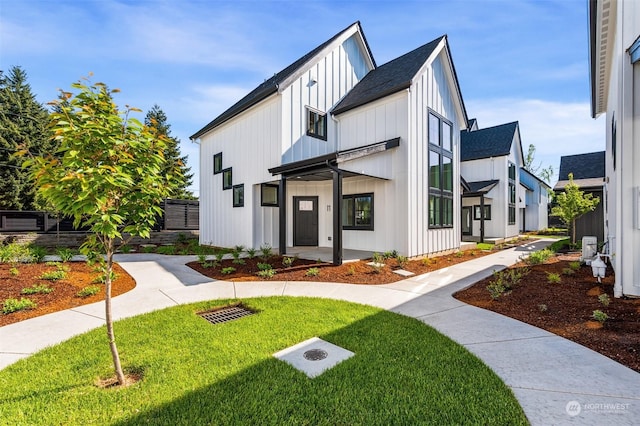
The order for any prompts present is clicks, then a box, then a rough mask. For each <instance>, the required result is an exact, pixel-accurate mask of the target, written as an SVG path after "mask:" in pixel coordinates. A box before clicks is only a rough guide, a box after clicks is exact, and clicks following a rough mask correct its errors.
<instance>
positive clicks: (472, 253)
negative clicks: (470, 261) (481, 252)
mask: <svg viewBox="0 0 640 426" xmlns="http://www.w3.org/2000/svg"><path fill="white" fill-rule="evenodd" d="M476 254H477V253H476V251H475V250H469V256H475V255H476Z"/></svg>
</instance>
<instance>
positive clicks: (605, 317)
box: [591, 309, 609, 324]
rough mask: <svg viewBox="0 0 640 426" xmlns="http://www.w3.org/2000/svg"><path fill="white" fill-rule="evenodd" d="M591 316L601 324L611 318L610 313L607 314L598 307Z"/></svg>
mask: <svg viewBox="0 0 640 426" xmlns="http://www.w3.org/2000/svg"><path fill="white" fill-rule="evenodd" d="M591 318H593V319H594V320H596V321H598V322H599V323H601V324H604V322H605V321H606V320H608V319H609V315H607V314H605V313H604V312H602V311H601V310H600V309H596V310H595V311H593V314H591Z"/></svg>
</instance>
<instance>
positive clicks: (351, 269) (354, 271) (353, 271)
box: [347, 266, 356, 275]
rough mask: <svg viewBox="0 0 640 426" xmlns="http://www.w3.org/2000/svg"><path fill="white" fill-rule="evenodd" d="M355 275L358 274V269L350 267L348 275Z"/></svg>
mask: <svg viewBox="0 0 640 426" xmlns="http://www.w3.org/2000/svg"><path fill="white" fill-rule="evenodd" d="M355 274H356V267H355V266H350V267H349V269H348V270H347V275H355Z"/></svg>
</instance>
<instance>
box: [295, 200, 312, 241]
mask: <svg viewBox="0 0 640 426" xmlns="http://www.w3.org/2000/svg"><path fill="white" fill-rule="evenodd" d="M293 245H294V246H317V245H318V197H293Z"/></svg>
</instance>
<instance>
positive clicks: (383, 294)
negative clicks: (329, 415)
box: [0, 240, 640, 425]
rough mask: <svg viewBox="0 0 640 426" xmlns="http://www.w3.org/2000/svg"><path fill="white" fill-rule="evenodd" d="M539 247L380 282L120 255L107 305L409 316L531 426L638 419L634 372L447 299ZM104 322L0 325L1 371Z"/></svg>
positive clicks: (98, 316) (62, 316)
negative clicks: (363, 310)
mask: <svg viewBox="0 0 640 426" xmlns="http://www.w3.org/2000/svg"><path fill="white" fill-rule="evenodd" d="M548 243H549V241H544V240H542V241H537V242H535V243H531V244H528V245H527V246H522V247H516V248H513V249H509V250H504V251H501V252H499V253H496V254H492V255H489V256H485V257H481V258H478V259H474V260H472V261H469V262H465V263H461V264H458V265H454V266H451V267H449V268H445V269H441V270H438V271H434V272H431V273H428V274H425V275H421V276H416V277H412V278H410V279H407V280H403V281H399V282H396V283H392V284H386V285H379V286H368V285H350V284H331V283H310V282H282V281H266V282H265V281H261V282H245V283H241V282H237V283H232V282H224V281H213V280H211V279H209V278H207V277H204V276H202V275H200V274H198V273H197V272H195V271H193V270H192V269H190V268H189V267H187V266H185V263H187V262H189V261H192V260H196V258H195V257H194V256H162V255H155V254H129V255H119V256H118V257H117V259H116V260H117V261H118V262H119V263H120V265H121V266H122V267H123V268H124V269H126V270H127V272H129V273H130V274H131V275H132V276H133V277H134V278H135V280H136V282H137V286H136V288H135V289H133V290H132V291H130V292H128V293H125V294H123V295H121V296H118V297H116V298H114V299H113V309H114V313H115V316H116V319H120V318H125V317H130V316H133V315H138V314H141V313H145V312H150V311H153V310H157V309H162V308H166V307H170V306H175V305H177V304H182V303H190V302H196V301H201V300H208V299H219V298H249V297H258V296H273V295H282V296H316V297H326V298H332V299H339V300H348V301H353V302H359V303H364V304H368V305H373V306H377V307H380V308H384V309H388V310H391V311H394V312H397V313H400V314H404V315H408V316H411V317H414V318H417V319H418V320H420V321H422V322H424V323H425V324H428V325H430V326H432V327H435V328H436V329H437V330H439V331H440V332H442V333H444V334H445V335H447V336H449V337H450V338H452V339H453V340H455V341H456V342H458V343H460V344H462V345H464V346H465V347H466V348H467V349H469V350H470V351H471V352H473V353H474V354H475V355H476V356H478V357H479V358H480V359H482V360H483V361H484V362H485V363H486V364H487V365H488V366H489V367H491V369H493V371H495V372H496V374H498V376H500V377H501V378H502V380H503V381H504V382H505V383H506V384H507V385H508V386H509V387H511V389H512V390H513V392H514V393H515V395H516V397H517V398H518V401H519V402H520V404H521V405H522V407H523V409H524V411H525V413H526V415H527V417H528V418H529V420H530V422H531V423H532V424H534V425H551V424H553V425H560V424H579V425H609V424H610V425H637V424H640V374H638V373H636V372H634V371H633V370H630V369H628V368H626V367H624V366H622V365H620V364H618V363H616V362H614V361H612V360H610V359H609V358H606V357H604V356H602V355H600V354H598V353H596V352H593V351H591V350H590V349H587V348H585V347H583V346H580V345H578V344H575V343H573V342H570V341H568V340H565V339H563V338H561V337H558V336H556V335H554V334H551V333H549V332H547V331H544V330H541V329H539V328H536V327H532V326H530V325H527V324H524V323H521V322H519V321H516V320H513V319H510V318H507V317H504V316H502V315H499V314H496V313H493V312H490V311H485V310H482V309H479V308H475V307H473V306H469V305H466V304H464V303H462V302H459V301H457V300H455V299H454V298H453V297H451V295H452V294H453V293H455V292H456V291H458V290H460V289H463V288H465V287H467V286H469V285H471V284H473V283H475V282H477V281H478V280H481V279H483V278H485V277H487V276H489V275H491V274H492V272H493V271H494V270H499V269H503V268H505V267H506V266H508V265H511V264H513V263H515V262H516V261H517V260H518V258H519V257H520V256H521V255H523V254H526V253H528V252H531V251H535V250H539V249H540V248H542V247H543V246H545V245H547V244H548ZM103 324H104V304H103V303H102V302H100V303H95V304H91V305H85V306H80V307H77V308H74V309H70V310H67V311H62V312H56V313H53V314H49V315H44V316H41V317H37V318H33V319H30V320H27V321H22V322H19V323H16V324H10V325H7V326H4V327H0V368H4V367H6V366H8V365H10V364H12V363H13V362H15V361H17V360H19V359H21V358H24V357H27V356H29V355H30V354H32V353H34V352H37V351H39V350H41V349H43V348H45V347H46V346H49V345H53V344H56V343H59V342H62V341H64V340H66V339H68V338H70V337H72V336H74V335H77V334H80V333H83V332H85V331H88V330H91V329H93V328H96V327H100V326H102V325H103Z"/></svg>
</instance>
